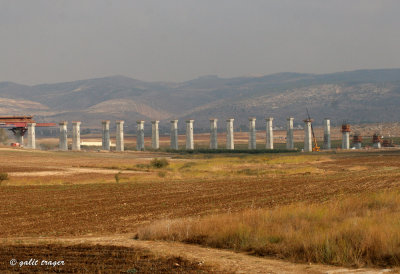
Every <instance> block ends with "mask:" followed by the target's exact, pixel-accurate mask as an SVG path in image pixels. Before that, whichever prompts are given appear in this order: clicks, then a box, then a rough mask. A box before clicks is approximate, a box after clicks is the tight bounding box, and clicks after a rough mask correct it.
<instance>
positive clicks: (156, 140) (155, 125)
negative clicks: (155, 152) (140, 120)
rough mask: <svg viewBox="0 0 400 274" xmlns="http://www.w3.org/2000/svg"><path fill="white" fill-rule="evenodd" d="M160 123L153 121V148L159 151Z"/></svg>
mask: <svg viewBox="0 0 400 274" xmlns="http://www.w3.org/2000/svg"><path fill="white" fill-rule="evenodd" d="M159 123H160V121H158V120H155V121H151V148H152V149H159V148H160V133H159V130H158V124H159Z"/></svg>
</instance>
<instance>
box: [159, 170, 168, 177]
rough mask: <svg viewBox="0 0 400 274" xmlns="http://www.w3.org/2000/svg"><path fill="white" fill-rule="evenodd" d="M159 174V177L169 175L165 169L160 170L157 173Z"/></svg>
mask: <svg viewBox="0 0 400 274" xmlns="http://www.w3.org/2000/svg"><path fill="white" fill-rule="evenodd" d="M157 175H158V177H160V178H164V177H165V176H166V175H167V172H165V171H159V172H158V173H157Z"/></svg>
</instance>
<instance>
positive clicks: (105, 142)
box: [101, 120, 110, 150]
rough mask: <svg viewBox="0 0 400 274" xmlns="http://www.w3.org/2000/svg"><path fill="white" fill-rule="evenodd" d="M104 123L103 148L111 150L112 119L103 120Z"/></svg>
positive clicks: (102, 123)
mask: <svg viewBox="0 0 400 274" xmlns="http://www.w3.org/2000/svg"><path fill="white" fill-rule="evenodd" d="M101 125H102V140H101V141H102V149H103V150H110V121H108V120H105V121H102V122H101Z"/></svg>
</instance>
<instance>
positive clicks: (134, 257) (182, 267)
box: [0, 235, 390, 274]
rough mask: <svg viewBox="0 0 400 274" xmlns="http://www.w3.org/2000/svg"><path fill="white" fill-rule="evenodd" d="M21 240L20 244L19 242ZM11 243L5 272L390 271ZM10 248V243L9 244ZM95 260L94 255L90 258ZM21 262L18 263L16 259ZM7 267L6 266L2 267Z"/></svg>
mask: <svg viewBox="0 0 400 274" xmlns="http://www.w3.org/2000/svg"><path fill="white" fill-rule="evenodd" d="M17 240H18V242H19V243H18V244H15V243H13V242H15V241H17ZM40 241H41V242H42V244H41V245H37V242H38V241H37V239H36V238H19V239H9V240H8V241H7V242H5V243H4V244H3V246H0V270H4V269H7V270H10V269H14V270H15V269H16V268H17V269H18V270H19V269H22V270H27V269H35V268H36V269H40V270H41V271H43V270H48V269H50V270H57V271H60V272H62V271H63V270H68V271H71V270H77V271H79V272H82V270H84V272H92V271H96V270H100V271H103V272H106V273H108V272H110V273H111V272H112V273H115V272H116V271H127V270H128V269H136V270H138V271H139V273H152V272H157V273H160V272H174V273H209V272H210V273H329V274H330V273H371V274H372V273H383V272H387V271H390V270H388V269H387V270H384V269H365V268H363V269H349V268H343V267H335V266H326V265H320V264H295V263H290V262H285V261H282V260H277V259H268V258H259V257H255V256H249V255H246V254H244V253H235V252H233V251H228V250H219V249H212V248H205V247H200V246H195V245H187V244H182V243H176V242H153V241H137V240H133V239H132V237H127V236H126V235H125V236H121V235H114V236H109V237H84V238H80V237H73V238H41V240H40ZM3 242H4V241H3ZM88 254H90V255H88ZM12 256H15V257H12ZM11 258H19V260H22V261H23V260H27V258H41V259H45V260H50V259H53V260H64V261H65V266H64V267H55V268H53V267H47V268H45V267H40V268H39V267H32V266H23V267H22V268H19V267H11V266H10V265H7V263H8V262H9V261H10V259H11ZM1 262H6V263H5V264H1Z"/></svg>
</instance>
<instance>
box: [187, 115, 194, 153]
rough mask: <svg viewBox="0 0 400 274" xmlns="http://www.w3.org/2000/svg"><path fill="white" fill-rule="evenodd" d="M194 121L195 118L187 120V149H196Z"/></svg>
mask: <svg viewBox="0 0 400 274" xmlns="http://www.w3.org/2000/svg"><path fill="white" fill-rule="evenodd" d="M193 122H194V120H186V150H193V149H194V141H193Z"/></svg>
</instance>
